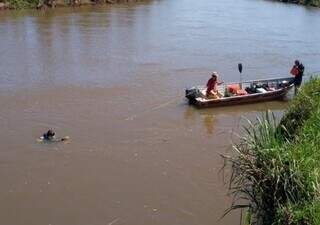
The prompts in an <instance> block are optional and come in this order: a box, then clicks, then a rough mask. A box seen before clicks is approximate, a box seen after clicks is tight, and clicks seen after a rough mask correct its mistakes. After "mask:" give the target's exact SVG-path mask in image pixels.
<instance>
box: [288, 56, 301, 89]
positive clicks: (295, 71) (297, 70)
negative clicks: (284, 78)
mask: <svg viewBox="0 0 320 225" xmlns="http://www.w3.org/2000/svg"><path fill="white" fill-rule="evenodd" d="M290 73H291V74H292V75H293V76H294V81H293V83H294V93H295V94H297V92H298V89H299V88H300V86H301V83H302V77H303V73H304V65H303V64H302V63H301V62H300V61H299V60H295V61H294V65H293V67H292V69H291V71H290Z"/></svg>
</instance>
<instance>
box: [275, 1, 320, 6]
mask: <svg viewBox="0 0 320 225" xmlns="http://www.w3.org/2000/svg"><path fill="white" fill-rule="evenodd" d="M278 1H280V2H290V3H295V4H301V5H309V6H315V7H320V0H278Z"/></svg>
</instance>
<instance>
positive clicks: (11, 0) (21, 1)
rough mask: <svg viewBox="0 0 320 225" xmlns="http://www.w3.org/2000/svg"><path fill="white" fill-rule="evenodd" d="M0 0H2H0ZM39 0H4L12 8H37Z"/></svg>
mask: <svg viewBox="0 0 320 225" xmlns="http://www.w3.org/2000/svg"><path fill="white" fill-rule="evenodd" d="M0 2H2V1H1V0H0ZM38 2H39V0H5V1H3V3H4V4H6V5H7V6H8V7H9V8H11V9H23V8H36V6H37V5H38Z"/></svg>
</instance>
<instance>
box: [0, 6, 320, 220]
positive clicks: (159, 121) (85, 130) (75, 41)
mask: <svg viewBox="0 0 320 225" xmlns="http://www.w3.org/2000/svg"><path fill="white" fill-rule="evenodd" d="M319 14H320V11H319V10H309V9H306V8H304V7H299V6H295V5H286V4H279V3H275V2H269V1H250V0H217V1H211V0H198V1H188V0H174V1H172V0H162V1H146V2H144V3H138V4H134V3H132V4H120V5H112V6H110V5H108V6H90V7H80V8H74V9H72V8H64V9H57V10H48V11H45V12H43V11H28V10H27V11H11V12H9V11H7V12H1V13H0V32H1V35H0V53H1V54H0V68H1V73H0V106H1V107H0V126H1V128H2V129H0V143H1V144H0V159H1V160H0V178H1V185H0V199H1V203H0V218H1V222H2V224H14V225H25V224H34V225H38V224H39V225H40V224H52V225H54V224H60V225H70V224H77V225H88V224H96V225H100V224H113V225H118V224H127V225H130V224H132V225H136V224H139V225H144V224H155V225H156V224H159V225H160V224H184V225H199V224H203V225H207V224H208V225H209V224H221V225H222V224H238V222H239V216H238V214H232V215H230V216H227V217H225V218H223V219H222V220H219V218H220V217H221V215H222V214H223V212H224V210H225V209H226V208H227V207H228V206H229V205H230V199H229V198H228V197H227V196H226V187H225V186H224V185H223V182H222V178H221V175H219V173H218V171H219V170H220V168H221V166H222V160H221V158H220V157H219V153H221V152H225V151H228V150H230V142H231V140H232V139H233V136H234V133H239V132H241V124H243V122H242V121H243V120H242V118H243V117H248V118H254V117H256V116H257V115H258V114H260V113H262V112H264V111H265V110H267V109H271V110H273V111H275V112H276V113H277V115H278V114H281V113H282V112H283V110H284V109H285V108H286V106H287V103H286V102H280V101H279V102H269V103H259V104H252V105H242V106H232V107H224V108H212V109H203V110H198V109H195V108H193V107H192V106H189V105H187V104H186V102H185V100H184V96H183V92H184V89H185V88H186V87H188V86H192V85H195V84H202V83H205V82H206V81H207V79H208V74H210V73H211V72H212V71H213V70H217V71H219V72H220V73H221V74H222V76H223V77H221V79H223V80H224V81H234V80H238V71H237V64H238V63H239V62H242V63H243V65H244V69H243V74H244V76H243V78H244V79H253V78H254V79H258V78H266V77H271V76H273V75H275V76H278V74H284V75H286V74H288V71H289V68H290V67H291V65H292V62H293V60H294V59H296V58H299V59H301V61H303V62H304V64H305V66H306V70H307V71H313V70H316V69H317V66H318V65H317V63H318V58H319V56H320V55H319V52H320V51H319V49H320V46H319V42H318V40H319V38H320V31H319V29H315V28H316V27H317V26H318V25H319V23H320V19H319V18H320V17H319ZM252 18H254V20H253V19H252ZM283 18H286V20H283ZM292 27H294V28H295V29H292ZM308 33H312V36H310V37H309V36H306V35H305V34H308ZM49 128H53V129H54V130H55V131H56V132H57V133H59V134H61V135H68V136H70V137H71V141H70V142H69V143H68V144H61V145H60V144H59V145H41V144H39V143H37V142H36V138H38V137H39V136H40V135H41V134H42V133H43V132H45V131H46V130H48V129H49ZM51 150H53V151H51Z"/></svg>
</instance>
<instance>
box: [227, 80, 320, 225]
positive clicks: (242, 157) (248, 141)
mask: <svg viewBox="0 0 320 225" xmlns="http://www.w3.org/2000/svg"><path fill="white" fill-rule="evenodd" d="M250 124H251V125H250V127H249V128H246V131H247V135H246V136H245V137H244V138H243V139H242V142H241V144H239V145H237V146H235V148H234V149H235V150H236V153H237V154H236V156H234V157H231V158H228V161H229V162H231V166H232V170H233V176H232V177H231V184H232V185H231V191H232V192H233V193H234V194H235V197H236V199H239V198H241V199H242V200H243V199H245V202H247V204H241V205H239V202H237V201H235V202H234V203H233V204H232V207H231V208H230V210H231V209H237V208H246V209H247V216H246V224H255V223H256V222H258V224H262V225H271V224H273V225H300V224H304V225H317V224H320V174H319V171H320V165H319V160H320V152H319V149H320V142H319V138H320V79H319V78H318V79H312V80H311V81H309V82H307V83H306V84H305V85H304V87H303V88H302V89H301V91H300V92H299V94H298V95H297V96H296V97H295V98H294V100H293V101H292V102H291V103H290V105H289V108H288V110H287V112H286V113H285V115H284V116H283V118H282V119H281V121H280V122H279V123H276V121H275V118H273V117H272V116H271V115H270V114H266V115H265V116H264V118H263V119H260V120H258V121H257V122H255V123H250ZM241 203H243V201H242V202H241Z"/></svg>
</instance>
